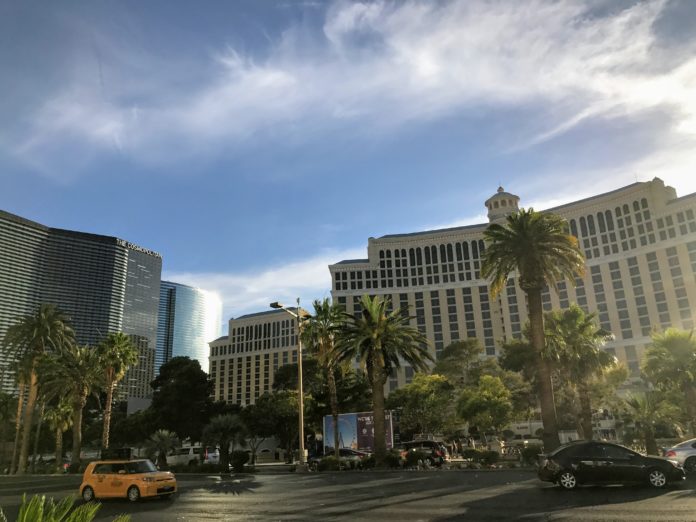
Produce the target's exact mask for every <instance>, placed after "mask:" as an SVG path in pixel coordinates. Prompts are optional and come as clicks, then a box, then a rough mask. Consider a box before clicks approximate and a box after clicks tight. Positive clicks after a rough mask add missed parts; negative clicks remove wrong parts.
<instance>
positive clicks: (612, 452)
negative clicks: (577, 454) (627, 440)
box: [601, 444, 635, 459]
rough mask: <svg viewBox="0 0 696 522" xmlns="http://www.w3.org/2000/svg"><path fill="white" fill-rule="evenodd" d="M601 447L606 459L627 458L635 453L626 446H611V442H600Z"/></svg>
mask: <svg viewBox="0 0 696 522" xmlns="http://www.w3.org/2000/svg"><path fill="white" fill-rule="evenodd" d="M601 448H602V451H603V453H604V456H605V457H606V458H608V459H629V458H631V457H632V456H633V455H635V453H633V452H632V451H631V450H629V449H627V448H622V447H620V446H613V445H611V444H602V445H601Z"/></svg>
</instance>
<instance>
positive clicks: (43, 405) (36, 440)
mask: <svg viewBox="0 0 696 522" xmlns="http://www.w3.org/2000/svg"><path fill="white" fill-rule="evenodd" d="M45 409H46V403H45V402H43V401H42V402H41V407H40V408H39V420H38V421H37V422H36V434H35V435H34V451H32V453H31V472H32V473H36V455H37V453H38V452H39V437H40V436H41V424H42V423H43V416H44V411H45Z"/></svg>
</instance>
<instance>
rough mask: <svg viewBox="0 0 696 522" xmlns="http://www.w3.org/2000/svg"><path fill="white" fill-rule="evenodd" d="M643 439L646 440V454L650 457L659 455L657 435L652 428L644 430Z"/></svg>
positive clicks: (648, 427)
mask: <svg viewBox="0 0 696 522" xmlns="http://www.w3.org/2000/svg"><path fill="white" fill-rule="evenodd" d="M643 438H644V439H645V452H646V453H647V454H648V455H659V454H660V452H659V451H658V449H657V441H656V440H655V433H654V432H653V429H652V426H646V427H644V428H643Z"/></svg>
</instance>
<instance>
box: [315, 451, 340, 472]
mask: <svg viewBox="0 0 696 522" xmlns="http://www.w3.org/2000/svg"><path fill="white" fill-rule="evenodd" d="M317 469H318V470H319V471H338V470H339V469H341V463H340V461H339V460H338V459H337V458H336V457H335V456H334V455H327V456H326V457H324V458H323V459H321V460H320V461H319V464H318V466H317Z"/></svg>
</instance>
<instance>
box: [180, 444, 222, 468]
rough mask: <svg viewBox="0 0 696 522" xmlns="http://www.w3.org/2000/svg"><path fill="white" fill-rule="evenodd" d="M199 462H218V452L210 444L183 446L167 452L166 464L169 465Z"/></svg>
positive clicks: (185, 464)
mask: <svg viewBox="0 0 696 522" xmlns="http://www.w3.org/2000/svg"><path fill="white" fill-rule="evenodd" d="M201 455H202V458H201ZM200 463H204V464H219V463H220V452H219V451H218V449H217V448H214V447H211V446H184V447H182V448H177V449H174V450H172V451H170V452H169V453H168V454H167V464H168V465H170V466H193V465H196V464H200Z"/></svg>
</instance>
